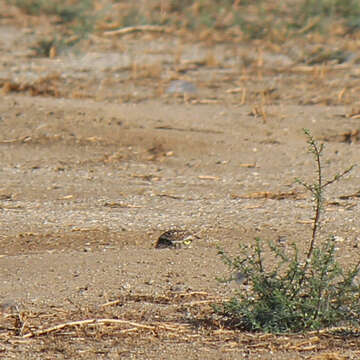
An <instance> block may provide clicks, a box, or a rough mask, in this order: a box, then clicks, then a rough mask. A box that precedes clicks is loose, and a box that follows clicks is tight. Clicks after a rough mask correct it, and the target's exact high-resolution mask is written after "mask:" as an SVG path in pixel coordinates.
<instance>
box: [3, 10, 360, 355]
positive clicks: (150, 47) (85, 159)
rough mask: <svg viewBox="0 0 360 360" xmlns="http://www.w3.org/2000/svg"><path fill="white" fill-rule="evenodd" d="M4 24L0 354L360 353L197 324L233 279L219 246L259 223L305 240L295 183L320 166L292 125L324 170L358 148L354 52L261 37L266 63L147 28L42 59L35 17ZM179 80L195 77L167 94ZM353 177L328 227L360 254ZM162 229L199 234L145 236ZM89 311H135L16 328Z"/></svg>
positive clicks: (325, 342) (331, 207)
mask: <svg viewBox="0 0 360 360" xmlns="http://www.w3.org/2000/svg"><path fill="white" fill-rule="evenodd" d="M0 25H1V26H0V39H1V40H0V48H1V51H0V83H1V84H2V86H3V92H2V95H1V98H0V114H1V115H0V224H1V233H0V268H1V271H0V284H1V290H0V302H2V303H3V304H4V306H3V307H4V314H3V317H2V320H1V323H0V351H1V352H2V354H3V355H2V356H4V358H29V359H38V358H41V359H50V358H51V359H54V358H84V359H92V358H94V359H95V358H96V359H102V358H104V359H117V358H139V359H141V358H143V359H169V358H172V359H185V358H186V359H203V358H208V359H220V358H221V359H239V358H244V359H245V358H248V359H254V358H261V359H297V358H299V359H300V358H301V359H310V358H311V359H315V356H323V357H319V359H320V358H321V359H322V358H324V359H325V358H326V359H356V358H359V356H360V352H359V342H358V340H357V339H356V338H355V339H354V338H351V339H347V338H339V337H336V336H333V335H331V336H330V335H328V334H324V335H319V334H318V335H314V334H308V335H296V336H295V335H294V336H293V337H290V338H286V337H276V336H270V335H257V336H255V335H253V334H245V333H241V332H239V331H232V330H226V329H222V328H216V327H214V324H213V323H212V325H209V324H208V323H207V316H210V315H209V314H211V308H210V307H209V304H210V303H211V302H212V301H215V302H216V301H219V299H224V298H226V297H229V296H231V294H232V291H233V290H234V288H235V287H236V286H235V285H234V284H222V283H219V282H218V281H217V280H216V278H217V277H221V276H224V275H226V274H228V269H227V268H226V267H225V265H224V264H223V263H222V261H221V259H220V258H219V256H218V255H217V246H221V247H223V248H224V249H226V250H227V251H229V252H230V253H232V254H234V255H235V254H237V252H238V245H239V244H240V243H251V242H253V241H254V238H255V236H260V237H261V238H263V239H271V240H275V241H276V240H277V239H278V237H279V236H285V237H286V239H288V240H289V242H290V241H296V242H297V243H298V244H299V246H300V247H301V246H303V244H306V241H308V239H309V236H310V233H311V221H310V220H311V216H312V204H311V201H310V200H311V198H310V196H309V195H308V194H306V193H304V191H303V189H302V188H301V187H300V186H299V185H297V184H295V178H296V177H300V178H302V179H304V180H306V181H309V182H310V181H312V179H313V177H314V164H313V160H312V158H311V156H310V155H309V154H308V153H307V152H306V149H307V145H306V138H305V136H304V134H303V131H302V129H303V128H309V129H311V131H312V133H313V134H314V136H315V137H316V138H317V139H319V140H322V141H325V144H326V152H325V156H324V171H325V174H329V177H330V176H332V175H333V174H335V173H336V172H339V171H341V170H342V169H345V168H347V167H349V166H350V165H352V164H354V163H357V162H358V159H359V145H358V137H357V131H358V129H359V124H358V122H359V119H358V118H357V116H353V115H354V114H355V115H356V114H357V110H356V108H357V103H356V101H357V100H358V99H357V95H358V92H356V89H358V85H359V83H358V74H359V70H360V68H359V66H358V65H356V64H354V63H345V64H343V65H342V66H337V65H328V66H326V67H323V68H322V69H320V67H316V66H313V67H311V66H307V65H304V64H301V63H300V64H299V62H298V59H297V58H296V56H291V54H290V55H289V54H288V53H286V54H282V53H279V52H278V51H274V52H271V51H265V52H263V53H262V54H261V57H262V59H263V62H262V63H261V66H259V64H258V62H257V59H258V58H259V56H260V55H259V52H258V51H257V50H256V49H255V50H253V49H251V48H250V47H247V46H246V45H238V44H237V45H234V44H220V45H216V46H213V47H210V48H209V47H206V46H205V45H204V44H201V43H185V42H182V40H181V38H178V37H176V36H169V35H166V36H159V35H151V36H150V35H147V34H144V35H136V36H126V37H121V38H118V37H116V38H111V39H108V38H105V37H104V38H101V37H96V38H95V37H94V38H92V40H89V41H88V42H87V43H86V44H85V45H84V47H83V48H82V49H81V51H78V52H65V53H62V54H59V55H58V56H57V57H55V58H54V59H49V58H40V57H34V56H33V55H32V53H31V50H29V44H31V43H32V42H34V41H36V37H37V36H38V35H37V32H36V31H30V30H29V27H23V26H19V24H17V23H16V21H13V18H11V17H9V18H6V17H4V18H2V19H1V22H0ZM39 28H40V29H41V27H40V26H39ZM180 47H181V54H180V61H179V51H180V50H179V49H180ZM299 51H300V50H299ZM209 52H210V55H211V56H210V55H209ZM245 56H246V60H247V63H248V62H249V61H250V63H249V65H247V66H245V65H244V58H245ZM209 59H210V60H211V59H212V62H211V61H210V60H209ZM214 59H215V60H214ZM174 79H181V80H187V81H191V82H192V84H193V85H194V86H195V87H196V90H197V91H196V92H195V93H191V94H185V95H184V94H169V93H168V92H167V91H166V89H168V86H169V85H170V84H171V81H172V80H174ZM343 89H346V91H345V90H344V92H343V93H341V92H342V91H343ZM351 134H352V135H351ZM359 177H360V175H359V171H358V169H355V170H354V171H353V172H352V173H351V176H348V177H346V178H345V179H344V180H342V182H341V183H337V184H334V185H333V186H332V187H331V190H330V191H329V192H328V193H327V195H328V202H327V204H326V210H327V211H326V213H325V215H324V223H323V230H324V236H326V234H329V233H332V234H335V235H337V236H338V240H339V258H340V260H341V261H342V262H344V263H350V262H352V261H355V260H356V259H358V258H359V251H358V241H359V239H360V237H359V236H360V235H359V233H360V229H359V226H358V218H357V214H358V212H359V202H358V196H356V193H357V192H358V191H359ZM265 192H266V193H265ZM344 195H353V196H349V197H348V198H346V199H344V198H342V197H343V196H344ZM173 228H181V229H186V230H189V231H191V232H192V233H194V234H196V235H197V236H198V239H196V241H194V243H193V246H192V247H191V248H190V249H165V250H158V249H155V248H154V244H155V242H156V240H157V238H158V237H159V235H160V234H161V233H162V232H164V231H166V230H169V229H173ZM111 301H115V302H114V303H109V302H111ZM5 304H10V305H12V306H10V307H8V308H7V307H6V306H5ZM104 304H105V305H104ZM94 318H97V319H99V318H108V319H109V318H111V319H118V320H124V321H128V322H129V323H128V324H125V325H128V327H126V326H125V327H124V326H120V325H118V324H110V325H111V326H110V325H109V326H110V327H105V325H98V327H97V328H95V329H94V328H87V327H86V326H83V327H81V326H80V328H76V329H77V330H76V331H73V328H72V327H71V326H69V331H65V330H64V331H62V332H61V331H54V332H51V331H49V333H48V334H45V335H42V336H40V335H39V336H33V337H30V336H28V337H24V335H25V336H26V334H31V332H32V331H33V332H34V333H36V331H38V330H39V329H43V328H47V327H50V326H52V325H58V324H61V323H66V322H67V321H80V320H86V319H94ZM19 323H20V324H21V326H19ZM134 323H135V325H134ZM123 325H124V324H123ZM141 325H143V327H141ZM119 326H120V328H119ZM146 326H148V328H146ZM19 329H20V330H19ZM121 331H123V333H121ZM261 336H264V337H263V338H262V337H261ZM286 339H287V340H286ZM286 341H287V342H286ZM289 344H290V345H289ZM307 346H308V347H307ZM327 354H328V355H327ZM329 354H330V355H329ZM325 356H328V357H325ZM331 356H333V357H331ZM336 356H337V357H336Z"/></svg>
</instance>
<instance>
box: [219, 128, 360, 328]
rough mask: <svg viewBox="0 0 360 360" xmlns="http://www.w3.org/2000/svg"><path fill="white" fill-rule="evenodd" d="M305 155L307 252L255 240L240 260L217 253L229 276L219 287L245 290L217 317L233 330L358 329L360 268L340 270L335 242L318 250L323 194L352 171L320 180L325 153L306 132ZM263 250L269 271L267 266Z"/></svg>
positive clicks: (294, 246)
mask: <svg viewBox="0 0 360 360" xmlns="http://www.w3.org/2000/svg"><path fill="white" fill-rule="evenodd" d="M304 131H305V134H306V136H307V138H308V144H309V152H311V153H312V154H313V156H314V159H315V163H316V166H317V179H316V182H315V183H314V184H308V183H305V182H303V181H301V180H298V182H299V183H300V184H301V185H303V186H304V187H305V189H307V190H308V191H309V192H311V194H312V196H313V201H314V219H313V225H312V235H311V238H310V239H309V244H308V247H307V250H305V252H300V251H299V249H298V247H297V245H296V244H295V243H292V244H291V248H290V249H287V250H288V251H286V249H285V248H284V247H282V246H280V245H277V244H274V243H273V242H271V241H269V242H267V243H266V244H265V245H264V242H263V241H261V240H260V239H259V238H257V239H256V241H255V245H254V246H253V247H246V246H242V248H241V251H240V255H239V256H237V257H231V256H229V255H228V254H227V253H226V252H225V251H224V250H222V249H219V254H220V255H221V257H222V259H223V261H224V263H225V264H227V265H228V266H229V268H230V269H231V271H232V273H233V274H235V275H233V276H231V278H227V279H223V281H232V280H238V281H239V282H240V281H242V280H246V281H247V283H248V285H249V288H248V290H245V289H242V290H240V289H239V290H237V291H236V293H235V296H234V297H233V298H232V299H231V300H230V301H228V302H225V303H224V304H222V305H221V306H214V309H215V311H216V312H217V313H218V314H220V315H221V316H222V317H223V318H225V319H227V320H228V321H229V322H230V323H231V324H232V325H233V326H236V327H240V328H242V329H245V330H247V331H265V332H274V333H278V332H300V331H304V330H315V329H320V328H324V327H331V326H334V325H339V324H344V325H347V324H349V323H355V324H358V323H359V320H360V318H359V316H360V288H359V285H358V284H356V281H355V278H356V276H357V275H358V273H359V271H360V263H357V264H356V265H355V266H353V267H352V268H351V269H350V270H344V269H343V267H342V266H341V265H340V264H339V263H338V262H337V260H336V248H335V240H334V237H330V238H328V239H327V240H326V241H325V242H323V243H322V244H319V245H318V244H317V235H318V231H319V227H320V224H321V214H322V211H323V201H324V198H323V196H324V189H325V188H326V187H328V186H329V185H330V184H332V183H334V182H336V181H338V180H340V179H341V178H342V177H344V176H345V175H346V174H348V173H349V172H350V171H351V170H352V169H353V166H352V167H350V168H349V169H347V170H345V171H343V172H342V173H340V174H336V175H335V176H334V177H333V178H332V179H330V180H328V181H324V180H323V176H322V170H323V169H322V165H321V156H322V152H323V149H324V146H323V144H321V145H319V144H318V143H317V142H316V141H315V140H314V138H313V137H312V135H311V134H310V132H309V131H308V130H304ZM265 246H267V247H268V250H269V251H270V254H271V256H273V259H272V261H271V262H272V265H271V266H270V265H267V266H266V265H265V263H266V261H265V258H266V257H265Z"/></svg>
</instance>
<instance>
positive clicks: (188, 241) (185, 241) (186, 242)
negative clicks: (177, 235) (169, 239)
mask: <svg viewBox="0 0 360 360" xmlns="http://www.w3.org/2000/svg"><path fill="white" fill-rule="evenodd" d="M191 243H192V240H184V241H183V244H184V245H190V244H191Z"/></svg>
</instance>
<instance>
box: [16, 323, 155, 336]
mask: <svg viewBox="0 0 360 360" xmlns="http://www.w3.org/2000/svg"><path fill="white" fill-rule="evenodd" d="M93 324H126V325H131V326H133V327H135V328H137V329H147V330H155V326H151V325H143V324H139V323H135V322H132V321H127V320H119V319H88V320H78V321H70V322H66V323H62V324H59V325H55V326H52V327H49V328H46V329H42V330H38V331H34V332H30V333H28V334H25V335H23V338H30V337H35V336H40V335H45V334H48V333H51V332H54V331H58V330H61V329H64V328H65V327H74V326H79V325H93Z"/></svg>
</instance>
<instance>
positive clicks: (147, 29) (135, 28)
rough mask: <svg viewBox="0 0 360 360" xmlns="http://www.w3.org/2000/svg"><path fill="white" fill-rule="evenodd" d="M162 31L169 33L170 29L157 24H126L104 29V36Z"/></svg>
mask: <svg viewBox="0 0 360 360" xmlns="http://www.w3.org/2000/svg"><path fill="white" fill-rule="evenodd" d="M139 31H142V32H163V33H170V32H171V29H170V28H168V27H164V26H158V25H139V26H128V27H124V28H121V29H117V30H112V31H105V32H104V35H105V36H115V35H126V34H130V33H133V32H139Z"/></svg>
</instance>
